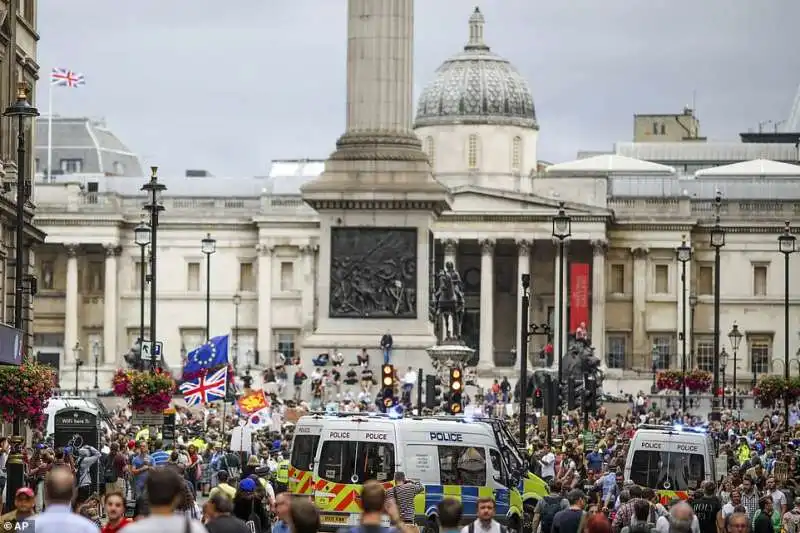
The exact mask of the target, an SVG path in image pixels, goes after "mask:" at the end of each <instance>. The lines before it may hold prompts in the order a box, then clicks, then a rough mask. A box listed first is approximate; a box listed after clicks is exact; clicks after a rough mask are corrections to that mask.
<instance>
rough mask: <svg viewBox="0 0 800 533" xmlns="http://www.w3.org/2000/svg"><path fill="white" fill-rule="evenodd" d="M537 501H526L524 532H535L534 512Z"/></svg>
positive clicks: (523, 515)
mask: <svg viewBox="0 0 800 533" xmlns="http://www.w3.org/2000/svg"><path fill="white" fill-rule="evenodd" d="M535 510H536V502H532V503H525V504H524V505H523V506H522V533H533V514H534V511H535Z"/></svg>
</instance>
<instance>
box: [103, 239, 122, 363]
mask: <svg viewBox="0 0 800 533" xmlns="http://www.w3.org/2000/svg"><path fill="white" fill-rule="evenodd" d="M119 253H120V248H119V246H117V245H116V244H113V245H111V244H110V245H107V246H106V273H105V290H104V292H103V361H104V362H105V363H106V364H109V365H111V364H114V363H116V360H117V301H118V296H117V256H119Z"/></svg>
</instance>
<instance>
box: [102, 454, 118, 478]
mask: <svg viewBox="0 0 800 533" xmlns="http://www.w3.org/2000/svg"><path fill="white" fill-rule="evenodd" d="M114 459H116V456H114V455H107V456H106V458H105V460H104V461H103V480H104V481H105V482H106V483H116V482H117V478H118V476H117V470H116V469H115V468H114Z"/></svg>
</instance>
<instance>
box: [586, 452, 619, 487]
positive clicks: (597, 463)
mask: <svg viewBox="0 0 800 533" xmlns="http://www.w3.org/2000/svg"><path fill="white" fill-rule="evenodd" d="M586 466H588V467H589V470H594V471H595V472H599V471H601V470H602V469H603V454H601V453H599V452H597V451H594V452H589V453H588V454H586ZM614 482H615V483H616V479H615V480H614Z"/></svg>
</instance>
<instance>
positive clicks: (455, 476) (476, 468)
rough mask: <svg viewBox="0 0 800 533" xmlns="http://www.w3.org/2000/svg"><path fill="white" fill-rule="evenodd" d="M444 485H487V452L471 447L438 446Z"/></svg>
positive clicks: (440, 472) (440, 473)
mask: <svg viewBox="0 0 800 533" xmlns="http://www.w3.org/2000/svg"><path fill="white" fill-rule="evenodd" d="M437 449H438V450H439V475H440V477H441V480H442V485H462V486H463V485H467V486H473V487H483V486H485V485H486V451H485V450H484V449H483V448H473V447H470V446H437Z"/></svg>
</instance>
